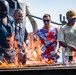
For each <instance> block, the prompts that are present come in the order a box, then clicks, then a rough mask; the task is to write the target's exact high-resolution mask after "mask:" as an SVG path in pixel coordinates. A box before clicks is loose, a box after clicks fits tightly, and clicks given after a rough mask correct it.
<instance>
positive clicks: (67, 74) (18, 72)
mask: <svg viewBox="0 0 76 75" xmlns="http://www.w3.org/2000/svg"><path fill="white" fill-rule="evenodd" d="M6 74H7V75H10V74H12V75H76V66H73V65H70V66H65V65H63V66H59V64H55V65H53V66H34V67H25V68H0V75H6Z"/></svg>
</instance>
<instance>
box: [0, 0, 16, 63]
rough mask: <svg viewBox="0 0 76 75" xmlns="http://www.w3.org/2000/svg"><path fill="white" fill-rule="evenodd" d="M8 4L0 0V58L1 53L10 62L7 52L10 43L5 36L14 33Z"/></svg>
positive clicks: (7, 36)
mask: <svg viewBox="0 0 76 75" xmlns="http://www.w3.org/2000/svg"><path fill="white" fill-rule="evenodd" d="M8 12H9V4H8V2H7V1H5V0H0V60H1V59H2V54H3V55H4V57H5V60H6V61H7V62H9V63H10V57H11V55H10V54H9V51H10V48H11V46H10V43H9V41H10V40H8V39H7V38H9V37H11V36H12V35H13V34H14V31H15V28H14V19H13V18H12V17H10V16H9V15H8Z"/></svg>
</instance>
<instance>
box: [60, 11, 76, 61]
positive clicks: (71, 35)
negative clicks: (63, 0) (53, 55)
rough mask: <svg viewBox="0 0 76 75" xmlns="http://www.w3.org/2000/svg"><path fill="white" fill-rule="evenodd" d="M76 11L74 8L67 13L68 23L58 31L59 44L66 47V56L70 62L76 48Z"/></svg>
mask: <svg viewBox="0 0 76 75" xmlns="http://www.w3.org/2000/svg"><path fill="white" fill-rule="evenodd" d="M75 18H76V13H75V11H74V10H69V11H68V12H67V13H66V19H67V21H68V22H67V24H66V25H64V26H62V27H61V28H60V31H59V33H58V41H59V44H60V45H61V46H62V47H64V48H65V56H68V57H69V59H67V60H68V61H69V62H70V61H72V59H73V58H72V51H75V50H76V24H75V21H76V19H75ZM64 62H65V61H64Z"/></svg>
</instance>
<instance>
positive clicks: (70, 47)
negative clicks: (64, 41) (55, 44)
mask: <svg viewBox="0 0 76 75" xmlns="http://www.w3.org/2000/svg"><path fill="white" fill-rule="evenodd" d="M67 49H70V51H76V47H75V46H72V45H69V46H68V47H67Z"/></svg>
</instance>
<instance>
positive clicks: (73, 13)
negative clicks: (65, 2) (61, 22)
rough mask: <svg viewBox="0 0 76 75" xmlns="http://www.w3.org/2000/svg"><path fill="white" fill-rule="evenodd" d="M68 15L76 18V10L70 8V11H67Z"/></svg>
mask: <svg viewBox="0 0 76 75" xmlns="http://www.w3.org/2000/svg"><path fill="white" fill-rule="evenodd" d="M66 16H69V17H71V19H73V18H76V12H75V11H74V10H69V11H68V12H67V13H66Z"/></svg>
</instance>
